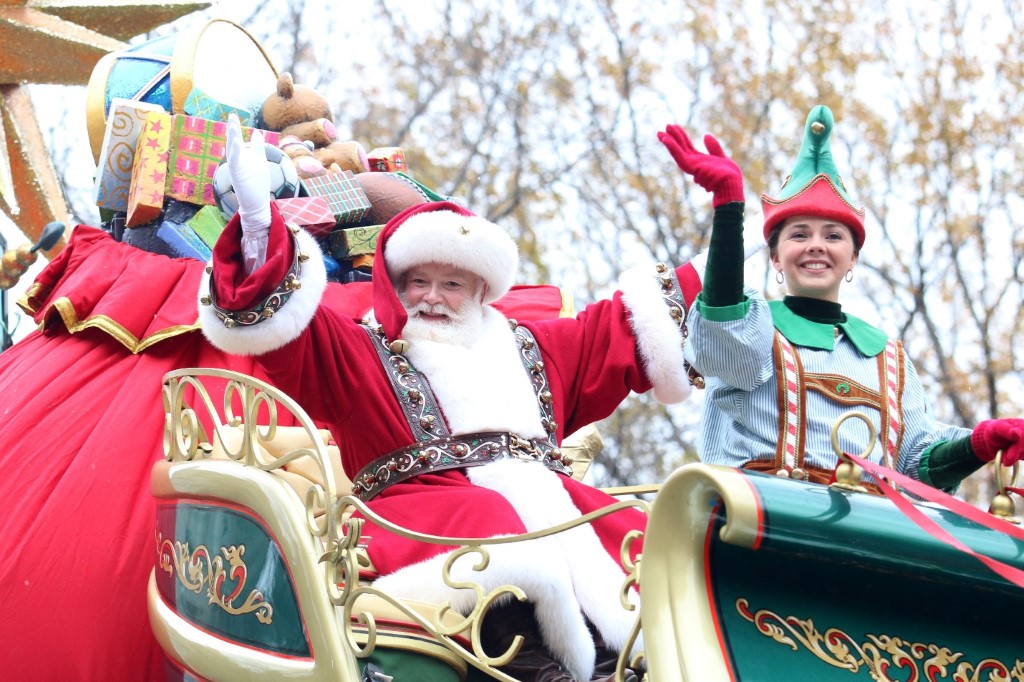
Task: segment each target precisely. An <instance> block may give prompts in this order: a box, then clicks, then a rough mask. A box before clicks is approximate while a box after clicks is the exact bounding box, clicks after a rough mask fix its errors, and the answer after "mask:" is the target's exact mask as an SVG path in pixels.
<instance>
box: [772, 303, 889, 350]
mask: <svg viewBox="0 0 1024 682" xmlns="http://www.w3.org/2000/svg"><path fill="white" fill-rule="evenodd" d="M768 305H769V307H770V308H771V311H772V322H773V323H774V324H775V328H776V329H778V330H779V331H780V332H781V333H782V335H783V336H785V337H786V338H787V339H788V340H789V341H791V342H792V343H795V344H797V345H799V346H806V347H807V348H818V349H820V350H833V349H834V348H835V331H834V329H835V327H839V328H840V329H842V330H843V333H844V334H845V335H846V338H848V339H850V343H852V344H853V345H854V346H855V347H856V348H857V350H858V351H860V352H861V354H862V355H865V356H867V357H874V356H875V355H878V354H879V353H881V352H882V351H883V350H884V349H885V344H886V343H887V342H888V340H889V337H888V336H886V335H885V334H884V333H882V332H881V331H880V330H878V329H875V328H874V327H872V326H871V325H870V324H868V323H867V322H865V321H864V320H861V319H860V318H857V317H854V316H853V315H850V314H847V315H846V321H845V322H840V323H839V324H836V325H832V324H822V323H821V322H811V321H810V320H808V319H806V318H803V317H800V316H799V315H797V314H796V313H794V312H793V311H792V310H790V309H789V308H787V307H786V304H785V303H783V302H782V301H769V302H768Z"/></svg>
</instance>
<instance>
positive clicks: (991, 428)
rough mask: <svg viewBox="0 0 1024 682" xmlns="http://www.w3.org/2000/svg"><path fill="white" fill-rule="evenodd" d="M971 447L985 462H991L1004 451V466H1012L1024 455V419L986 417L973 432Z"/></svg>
mask: <svg viewBox="0 0 1024 682" xmlns="http://www.w3.org/2000/svg"><path fill="white" fill-rule="evenodd" d="M971 448H972V449H973V450H974V455H975V456H976V457H977V458H978V459H980V460H981V461H983V462H991V461H992V460H993V459H995V458H996V453H997V452H999V451H1000V450H1002V451H1003V458H1002V463H1003V466H1012V465H1014V464H1016V463H1017V462H1019V461H1020V460H1021V457H1022V456H1024V419H986V420H985V421H983V422H981V423H979V424H978V425H977V426H975V427H974V431H972V432H971Z"/></svg>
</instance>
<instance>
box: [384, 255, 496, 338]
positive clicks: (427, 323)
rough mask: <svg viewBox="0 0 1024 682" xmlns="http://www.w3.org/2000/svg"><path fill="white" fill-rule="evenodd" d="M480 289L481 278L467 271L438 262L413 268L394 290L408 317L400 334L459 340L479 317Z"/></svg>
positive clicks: (481, 308) (481, 309)
mask: <svg viewBox="0 0 1024 682" xmlns="http://www.w3.org/2000/svg"><path fill="white" fill-rule="evenodd" d="M483 288H484V283H483V279H482V278H481V277H479V276H478V275H476V274H474V273H472V272H469V271H468V270H463V269H461V268H456V267H453V266H451V265H442V264H439V263H426V264H424V265H417V266H415V267H413V268H412V269H410V270H409V271H408V272H406V273H405V275H404V276H403V278H402V286H401V287H400V291H399V292H398V297H399V299H400V300H401V302H402V305H403V306H404V307H405V310H406V313H407V314H408V316H409V321H408V323H407V324H406V327H405V332H404V333H403V335H404V336H410V332H411V336H412V337H417V336H423V337H425V338H430V339H434V340H437V341H447V340H459V341H461V340H462V339H461V334H462V332H464V331H467V330H468V329H470V328H475V327H476V326H477V325H478V324H479V322H480V319H481V318H482V316H483V304H482V303H481V299H482V297H483Z"/></svg>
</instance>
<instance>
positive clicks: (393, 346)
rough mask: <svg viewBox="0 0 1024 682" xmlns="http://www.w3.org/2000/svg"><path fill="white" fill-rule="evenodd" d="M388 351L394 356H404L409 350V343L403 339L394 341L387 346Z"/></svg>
mask: <svg viewBox="0 0 1024 682" xmlns="http://www.w3.org/2000/svg"><path fill="white" fill-rule="evenodd" d="M388 349H389V350H390V351H391V352H392V353H394V354H395V355H405V352H406V351H407V350H409V342H408V341H406V340H405V339H395V340H394V341H392V342H391V343H389V344H388Z"/></svg>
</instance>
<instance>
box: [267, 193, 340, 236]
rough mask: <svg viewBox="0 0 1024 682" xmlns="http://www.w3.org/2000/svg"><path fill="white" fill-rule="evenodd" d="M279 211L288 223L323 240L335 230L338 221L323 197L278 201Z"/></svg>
mask: <svg viewBox="0 0 1024 682" xmlns="http://www.w3.org/2000/svg"><path fill="white" fill-rule="evenodd" d="M277 210H279V211H280V212H281V217H282V218H284V219H285V221H286V222H289V223H295V224H296V225H300V226H302V227H304V228H306V230H307V231H308V232H309V233H310V234H312V235H313V236H314V237H317V238H323V237H325V236H327V234H328V233H329V232H330V231H331V230H333V229H334V226H335V225H336V224H337V220H336V219H335V217H334V214H333V213H332V212H331V207H330V206H328V205H327V202H326V201H324V198H323V197H296V198H294V199H278V200H277Z"/></svg>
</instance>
